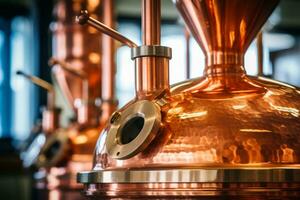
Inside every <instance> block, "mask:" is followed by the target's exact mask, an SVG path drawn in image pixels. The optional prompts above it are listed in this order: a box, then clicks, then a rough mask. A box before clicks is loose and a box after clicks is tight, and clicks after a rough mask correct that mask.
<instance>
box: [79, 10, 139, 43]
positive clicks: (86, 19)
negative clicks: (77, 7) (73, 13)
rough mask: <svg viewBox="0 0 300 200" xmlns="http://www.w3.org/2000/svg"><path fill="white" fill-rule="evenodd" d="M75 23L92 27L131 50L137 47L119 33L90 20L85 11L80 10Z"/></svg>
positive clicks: (92, 19) (94, 20)
mask: <svg viewBox="0 0 300 200" xmlns="http://www.w3.org/2000/svg"><path fill="white" fill-rule="evenodd" d="M76 22H77V23H79V24H81V25H84V24H89V25H91V26H92V27H94V28H96V29H97V30H99V31H100V32H101V33H104V34H106V35H109V36H111V37H112V38H114V39H115V40H117V41H119V42H121V43H123V44H125V45H127V46H129V47H131V48H133V47H137V45H136V44H135V43H134V42H133V41H131V40H130V39H128V38H127V37H125V36H123V35H122V34H120V33H119V32H117V31H116V30H114V29H112V28H110V27H108V26H106V25H105V24H103V23H101V22H99V21H98V20H96V19H94V18H92V17H90V16H89V13H88V11H87V10H82V11H81V12H80V15H78V16H77V17H76Z"/></svg>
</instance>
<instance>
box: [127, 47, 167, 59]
mask: <svg viewBox="0 0 300 200" xmlns="http://www.w3.org/2000/svg"><path fill="white" fill-rule="evenodd" d="M145 56H157V57H166V58H169V59H171V58H172V49H171V48H169V47H165V46H158V45H153V46H139V47H135V48H132V49H131V59H132V60H133V59H135V58H138V57H145Z"/></svg>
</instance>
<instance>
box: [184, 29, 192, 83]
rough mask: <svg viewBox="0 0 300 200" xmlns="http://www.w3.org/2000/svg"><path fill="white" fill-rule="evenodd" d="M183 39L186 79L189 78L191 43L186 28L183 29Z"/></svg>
mask: <svg viewBox="0 0 300 200" xmlns="http://www.w3.org/2000/svg"><path fill="white" fill-rule="evenodd" d="M184 37H185V43H186V46H185V50H186V51H185V57H186V65H185V67H186V79H190V78H191V64H190V43H191V34H190V32H189V30H188V29H187V28H185V29H184Z"/></svg>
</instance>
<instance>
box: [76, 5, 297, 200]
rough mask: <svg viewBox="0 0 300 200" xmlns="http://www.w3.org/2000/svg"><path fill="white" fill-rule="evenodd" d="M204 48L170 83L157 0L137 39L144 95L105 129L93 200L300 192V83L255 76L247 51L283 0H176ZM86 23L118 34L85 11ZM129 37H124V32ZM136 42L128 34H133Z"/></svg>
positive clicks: (145, 11)
mask: <svg viewBox="0 0 300 200" xmlns="http://www.w3.org/2000/svg"><path fill="white" fill-rule="evenodd" d="M174 3H175V4H176V6H177V8H178V10H179V12H180V13H181V15H182V17H183V18H184V20H185V22H186V24H187V26H188V27H189V30H190V31H191V33H192V34H193V36H194V37H195V39H196V41H197V42H198V43H199V45H200V46H201V48H202V50H203V51H204V53H205V57H206V58H205V63H206V67H205V71H204V76H203V77H200V78H196V79H192V80H187V81H185V82H182V83H179V84H175V85H172V86H169V80H168V76H169V74H168V60H169V59H170V57H171V54H170V49H169V48H167V47H162V46H159V44H160V39H159V35H160V34H159V32H160V30H159V24H160V21H159V16H160V13H159V12H160V2H159V0H151V1H150V0H144V1H143V8H142V18H143V20H142V24H143V45H142V46H139V47H136V45H132V44H131V43H129V44H130V45H129V46H131V47H132V58H133V59H134V60H135V69H136V98H135V99H133V100H132V101H131V102H129V103H128V104H127V105H126V106H124V107H123V108H121V109H120V110H118V111H117V112H115V113H114V114H113V115H112V117H111V120H110V122H109V123H108V125H107V128H106V129H105V131H103V133H102V134H101V135H100V137H99V139H98V142H97V145H96V149H95V155H94V166H93V168H92V170H91V171H88V172H81V173H79V175H78V181H79V182H80V183H82V184H84V187H85V189H84V193H85V195H86V196H88V197H91V198H93V199H106V198H107V199H114V198H116V199H119V198H121V199H122V198H123V199H182V198H183V199H184V198H185V199H297V198H299V195H300V192H299V191H300V170H299V169H300V168H299V167H300V165H299V164H300V143H299V141H300V138H299V137H300V136H299V134H298V133H299V131H300V111H299V110H300V90H299V89H298V88H296V87H294V86H291V85H288V84H285V83H281V82H277V81H274V80H271V79H266V78H257V77H251V76H247V75H246V72H245V69H244V54H245V51H246V50H247V48H248V47H249V45H250V43H251V41H252V40H253V39H254V38H255V36H256V35H257V33H258V32H259V30H260V29H261V27H262V25H263V24H264V23H265V21H266V20H267V18H268V16H269V15H270V14H271V12H272V11H273V9H274V8H275V7H276V5H277V3H278V1H277V0H175V1H174ZM78 19H79V21H80V22H81V23H89V24H90V25H92V26H94V27H98V29H99V30H101V31H102V32H105V33H108V34H110V35H111V36H113V37H115V38H116V39H118V40H121V41H122V40H123V39H122V38H121V37H120V36H117V33H115V32H112V31H111V30H108V29H107V28H105V25H103V24H101V23H99V22H96V20H94V19H93V18H92V17H89V16H88V15H87V13H83V14H82V15H80V16H79V18H78ZM123 41H124V42H125V40H123ZM127 41H128V40H127Z"/></svg>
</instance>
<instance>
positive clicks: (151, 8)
mask: <svg viewBox="0 0 300 200" xmlns="http://www.w3.org/2000/svg"><path fill="white" fill-rule="evenodd" d="M160 3H161V2H160V0H142V9H141V11H142V13H141V15H142V34H143V38H142V39H143V45H145V46H153V45H160V17H161V16H160V15H161V11H160V7H161V6H160ZM135 66H136V69H135V74H136V78H135V85H136V96H137V98H153V97H155V96H156V95H159V93H161V92H162V91H164V90H166V89H169V59H167V58H163V57H156V56H145V57H140V58H136V59H135Z"/></svg>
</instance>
